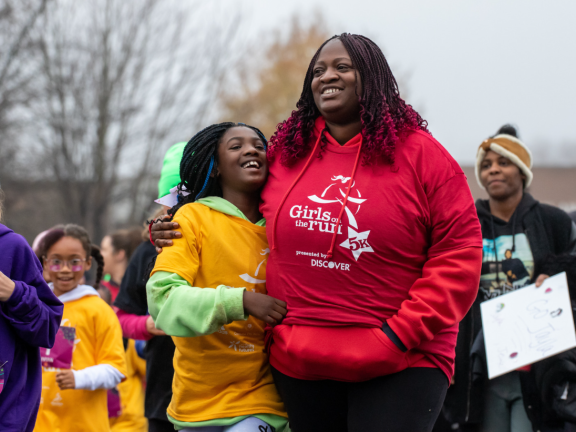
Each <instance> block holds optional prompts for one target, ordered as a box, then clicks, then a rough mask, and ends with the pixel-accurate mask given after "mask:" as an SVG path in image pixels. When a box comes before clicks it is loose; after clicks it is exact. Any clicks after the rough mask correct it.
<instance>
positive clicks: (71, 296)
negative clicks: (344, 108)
mask: <svg viewBox="0 0 576 432" xmlns="http://www.w3.org/2000/svg"><path fill="white" fill-rule="evenodd" d="M39 255H40V256H41V259H42V263H43V265H44V269H45V271H46V273H47V274H48V276H49V278H50V281H51V283H50V285H49V286H50V288H51V289H52V291H53V292H54V294H55V295H56V296H57V297H58V299H59V300H60V301H61V302H62V303H64V315H63V317H62V324H61V328H60V330H59V333H60V335H57V337H56V344H55V345H54V347H53V348H52V349H51V350H46V351H43V352H41V361H42V366H43V370H42V398H41V400H40V410H39V412H38V420H37V422H36V428H35V429H34V430H35V431H55V430H62V431H73V430H81V431H87V432H88V431H94V432H96V431H108V430H110V427H109V424H108V406H107V394H106V393H107V392H106V390H107V389H110V388H114V387H115V386H116V385H118V384H119V383H120V382H121V381H123V380H124V379H125V378H126V364H125V355H124V347H123V346H122V330H121V328H120V323H119V322H118V318H117V317H116V314H115V313H114V311H113V310H112V308H110V306H108V305H107V304H106V303H105V302H104V300H102V299H101V298H100V296H99V295H98V292H97V291H96V289H95V288H97V287H98V285H99V283H100V280H101V278H102V270H103V265H104V260H103V258H102V255H101V253H100V250H99V249H98V247H97V246H94V245H93V244H92V243H91V241H90V238H89V236H88V233H87V232H86V230H85V229H84V228H82V227H80V226H78V225H72V224H69V225H65V226H64V225H61V226H57V227H55V228H53V229H51V230H50V231H49V232H48V233H47V234H46V235H45V236H44V238H43V239H42V242H41V244H40V248H39ZM93 260H95V261H96V263H97V265H98V268H97V271H96V280H95V283H94V287H92V286H89V285H83V284H82V283H81V282H82V279H83V277H84V273H85V272H86V271H88V270H89V269H90V267H91V266H92V261H93Z"/></svg>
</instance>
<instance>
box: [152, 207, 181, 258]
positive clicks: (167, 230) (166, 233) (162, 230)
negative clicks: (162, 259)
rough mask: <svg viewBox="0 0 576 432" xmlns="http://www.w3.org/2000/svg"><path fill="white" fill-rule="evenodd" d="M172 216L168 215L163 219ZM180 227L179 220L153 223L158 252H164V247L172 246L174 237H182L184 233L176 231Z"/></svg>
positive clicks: (153, 234) (153, 236) (154, 239)
mask: <svg viewBox="0 0 576 432" xmlns="http://www.w3.org/2000/svg"><path fill="white" fill-rule="evenodd" d="M169 217H170V216H168V215H166V216H164V217H163V219H167V218H169ZM178 228H180V225H178V222H155V223H154V224H152V230H151V231H152V235H151V237H152V241H153V242H154V246H156V252H158V253H160V252H162V248H163V247H170V246H172V240H169V239H173V238H180V237H182V233H181V232H179V231H175V230H176V229H178Z"/></svg>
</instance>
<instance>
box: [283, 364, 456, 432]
mask: <svg viewBox="0 0 576 432" xmlns="http://www.w3.org/2000/svg"><path fill="white" fill-rule="evenodd" d="M272 374H273V375H274V381H275V382H276V387H277V388H278V392H279V393H280V396H281V397H282V399H283V400H284V405H285V406H286V411H288V419H289V421H290V428H291V429H292V432H317V431H318V432H321V431H330V432H429V431H431V430H432V427H433V426H434V422H435V421H436V418H437V417H438V414H439V413H440V409H441V408H442V404H443V402H444V397H445V396H446V390H447V389H448V379H447V378H446V375H444V373H442V371H441V370H440V369H435V368H409V369H406V370H404V371H402V372H398V373H395V374H392V375H387V376H383V377H379V378H374V379H371V380H369V381H365V382H359V383H346V382H340V381H329V380H323V381H306V380H300V379H296V378H292V377H289V376H287V375H284V374H282V373H280V372H279V371H278V370H276V369H274V368H272Z"/></svg>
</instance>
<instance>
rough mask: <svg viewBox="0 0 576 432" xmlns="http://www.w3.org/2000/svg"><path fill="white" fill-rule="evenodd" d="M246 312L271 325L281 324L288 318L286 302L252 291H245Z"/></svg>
mask: <svg viewBox="0 0 576 432" xmlns="http://www.w3.org/2000/svg"><path fill="white" fill-rule="evenodd" d="M243 302H244V310H245V311H246V312H248V314H250V315H252V316H253V317H254V318H258V319H260V320H262V321H264V322H265V323H268V324H270V325H276V324H280V323H281V322H282V319H284V317H285V316H286V313H287V310H286V302H283V301H282V300H278V299H276V298H274V297H270V296H269V295H266V294H259V293H255V292H251V291H244V297H243Z"/></svg>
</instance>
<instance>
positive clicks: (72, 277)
mask: <svg viewBox="0 0 576 432" xmlns="http://www.w3.org/2000/svg"><path fill="white" fill-rule="evenodd" d="M91 264H92V262H91V258H90V257H86V251H85V250H84V248H83V247H82V243H81V242H80V240H78V239H75V238H73V237H62V238H61V239H60V240H58V241H57V242H56V243H54V245H52V247H51V248H50V249H49V250H48V252H47V253H46V258H45V259H44V270H45V271H46V273H48V276H49V278H50V281H51V282H52V283H53V284H54V294H56V296H60V295H62V294H64V293H67V292H69V291H72V290H73V289H74V288H76V287H77V286H78V285H79V284H80V281H81V280H82V277H83V276H84V273H85V272H86V271H88V270H89V269H90V266H91Z"/></svg>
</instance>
